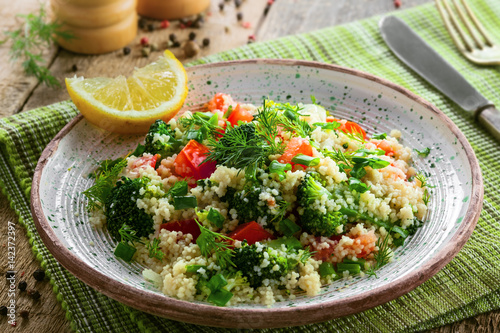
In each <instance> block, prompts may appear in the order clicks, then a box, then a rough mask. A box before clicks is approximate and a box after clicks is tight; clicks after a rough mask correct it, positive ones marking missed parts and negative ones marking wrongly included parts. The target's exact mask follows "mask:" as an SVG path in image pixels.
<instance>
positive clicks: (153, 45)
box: [149, 43, 158, 52]
mask: <svg viewBox="0 0 500 333" xmlns="http://www.w3.org/2000/svg"><path fill="white" fill-rule="evenodd" d="M149 47H151V51H152V52H154V51H158V44H156V43H151V44H150V45H149Z"/></svg>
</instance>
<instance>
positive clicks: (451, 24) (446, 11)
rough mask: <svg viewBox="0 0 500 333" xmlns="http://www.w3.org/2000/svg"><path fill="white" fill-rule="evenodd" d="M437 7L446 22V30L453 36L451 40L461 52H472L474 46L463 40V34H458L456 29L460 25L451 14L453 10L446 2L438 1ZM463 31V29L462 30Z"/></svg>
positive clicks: (444, 0) (443, 0)
mask: <svg viewBox="0 0 500 333" xmlns="http://www.w3.org/2000/svg"><path fill="white" fill-rule="evenodd" d="M436 5H437V7H438V10H439V14H441V17H442V19H443V22H444V26H445V27H446V30H448V33H449V34H450V36H451V39H453V42H454V43H455V45H456V46H457V47H458V48H459V50H460V51H461V52H462V53H463V52H467V51H471V50H472V45H471V44H470V43H468V41H467V40H466V39H464V38H463V35H462V34H460V35H459V34H458V33H457V31H458V30H457V29H456V27H457V26H458V24H457V23H456V22H455V20H454V16H453V15H454V14H453V13H452V12H451V8H450V6H449V5H448V3H447V1H446V0H436ZM460 29H461V28H460Z"/></svg>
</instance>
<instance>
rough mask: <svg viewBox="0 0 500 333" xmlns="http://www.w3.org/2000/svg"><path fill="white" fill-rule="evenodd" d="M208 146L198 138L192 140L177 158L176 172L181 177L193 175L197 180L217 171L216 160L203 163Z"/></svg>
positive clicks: (175, 163)
mask: <svg viewBox="0 0 500 333" xmlns="http://www.w3.org/2000/svg"><path fill="white" fill-rule="evenodd" d="M208 152H209V150H208V148H207V147H206V146H204V145H202V144H201V143H199V142H198V141H196V140H191V141H189V142H188V144H187V145H186V146H185V147H184V148H183V149H182V150H181V152H180V153H179V155H177V157H176V158H175V161H174V166H175V172H176V173H177V174H178V175H179V176H181V177H193V178H194V179H195V180H198V179H204V178H208V177H210V175H211V174H212V173H213V172H214V171H215V167H216V163H215V162H206V163H203V164H201V163H202V162H203V161H204V160H205V159H206V158H207V156H206V155H207V153H208Z"/></svg>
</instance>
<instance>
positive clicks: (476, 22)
mask: <svg viewBox="0 0 500 333" xmlns="http://www.w3.org/2000/svg"><path fill="white" fill-rule="evenodd" d="M462 4H463V6H464V8H465V10H466V11H467V14H469V17H470V18H471V21H472V22H473V23H474V25H475V26H476V28H477V30H478V31H479V33H480V34H481V35H482V36H483V38H484V40H485V41H486V45H488V46H493V43H492V41H491V38H490V36H489V35H488V34H487V33H486V30H485V29H484V27H483V25H482V24H481V22H479V20H478V19H477V17H476V15H474V12H473V11H472V10H471V9H470V7H469V5H468V4H467V2H466V1H464V0H462Z"/></svg>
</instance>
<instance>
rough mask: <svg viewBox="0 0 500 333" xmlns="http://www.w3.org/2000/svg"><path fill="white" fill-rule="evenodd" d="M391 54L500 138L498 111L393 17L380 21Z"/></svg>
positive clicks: (405, 25) (411, 31) (418, 37)
mask: <svg viewBox="0 0 500 333" xmlns="http://www.w3.org/2000/svg"><path fill="white" fill-rule="evenodd" d="M379 27H380V31H381V34H382V38H383V39H384V41H385V42H386V44H387V45H388V46H389V48H390V49H391V50H392V52H394V54H395V55H396V56H397V57H398V58H399V59H400V60H401V61H403V62H404V63H405V64H406V65H408V66H409V67H410V68H411V69H413V70H414V71H415V72H416V73H417V74H419V75H420V76H421V77H423V78H424V79H425V80H427V81H428V82H429V83H430V84H432V85H433V86H434V87H436V88H437V89H438V90H439V91H441V92H442V93H443V94H444V95H446V96H448V98H450V99H451V100H452V101H453V102H455V103H457V104H458V105H459V106H460V107H461V108H462V109H464V110H465V111H466V112H467V113H468V114H470V116H472V117H473V118H474V119H475V120H476V121H478V122H479V123H480V124H481V125H482V126H484V127H485V128H486V129H487V130H488V131H490V133H491V134H492V135H493V136H494V137H495V138H496V139H497V140H500V112H499V111H498V110H497V109H496V108H495V106H494V105H493V103H491V102H490V101H488V100H487V99H486V98H485V97H484V96H483V95H481V94H480V93H479V92H478V91H477V90H476V89H475V88H474V87H473V86H471V85H470V83H469V82H467V81H466V80H465V78H464V77H463V76H462V75H461V74H460V73H459V72H458V71H457V70H456V69H455V68H453V67H452V66H451V65H450V64H449V63H448V62H447V61H446V60H444V58H443V57H441V56H440V55H439V54H438V53H437V52H436V51H434V50H433V49H432V48H431V47H430V46H429V44H427V43H426V42H425V41H424V40H423V39H422V38H421V37H420V36H419V35H417V34H416V33H415V31H413V30H412V29H411V28H410V27H409V26H408V25H407V24H406V23H404V22H403V21H402V20H400V19H399V18H397V17H394V16H386V17H383V18H382V19H381V20H380V22H379Z"/></svg>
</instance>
